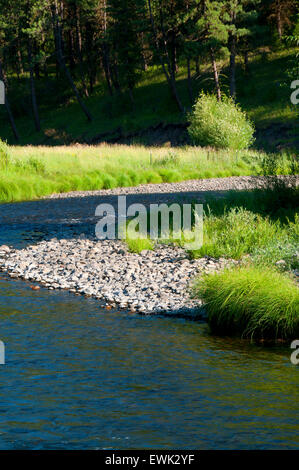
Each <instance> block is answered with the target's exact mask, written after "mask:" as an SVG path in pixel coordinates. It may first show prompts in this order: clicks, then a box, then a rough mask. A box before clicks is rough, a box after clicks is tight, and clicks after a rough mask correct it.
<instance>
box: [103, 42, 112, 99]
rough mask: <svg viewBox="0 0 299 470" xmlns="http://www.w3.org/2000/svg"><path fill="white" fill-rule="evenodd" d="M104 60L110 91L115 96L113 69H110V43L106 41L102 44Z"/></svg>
mask: <svg viewBox="0 0 299 470" xmlns="http://www.w3.org/2000/svg"><path fill="white" fill-rule="evenodd" d="M102 62H103V68H104V73H105V78H106V82H107V86H108V91H109V94H110V95H111V96H113V89H112V84H111V70H110V59H109V48H108V44H107V43H106V42H104V43H103V44H102Z"/></svg>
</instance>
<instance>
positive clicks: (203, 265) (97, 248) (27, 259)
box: [0, 239, 235, 315]
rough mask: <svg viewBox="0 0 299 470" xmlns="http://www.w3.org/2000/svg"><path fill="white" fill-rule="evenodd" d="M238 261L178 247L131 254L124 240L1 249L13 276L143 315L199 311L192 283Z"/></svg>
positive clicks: (3, 265)
mask: <svg viewBox="0 0 299 470" xmlns="http://www.w3.org/2000/svg"><path fill="white" fill-rule="evenodd" d="M229 263H235V262H233V261H227V260H225V259H219V260H216V259H212V258H209V257H205V258H201V259H197V260H191V259H189V258H188V255H187V254H186V252H185V251H184V250H183V249H182V248H179V247H177V246H169V245H158V246H157V247H156V249H155V250H153V251H143V252H141V253H140V254H136V253H130V252H128V251H127V247H126V245H125V244H123V243H122V242H120V241H111V240H109V241H107V240H104V241H98V240H97V241H93V240H89V239H71V240H64V239H62V240H57V239H52V240H50V241H43V242H41V243H38V244H36V245H32V246H28V247H27V248H25V249H21V250H15V249H11V248H9V247H7V246H1V247H0V269H1V270H2V271H4V272H7V273H8V274H9V276H11V277H19V278H23V279H26V280H28V281H31V282H32V281H37V282H38V283H40V284H41V285H43V286H44V287H46V288H48V289H50V290H51V289H65V290H68V291H70V292H73V293H76V294H83V295H86V296H91V297H94V298H97V299H99V300H101V301H102V302H103V303H105V304H106V305H111V306H112V307H114V306H117V307H120V308H123V309H126V310H129V311H132V312H139V313H144V314H153V313H163V314H167V313H169V314H171V315H173V314H182V315H196V314H198V310H199V307H200V306H201V303H200V301H199V300H197V299H196V300H195V299H192V297H191V295H190V285H191V284H192V280H193V279H194V277H195V276H196V275H197V274H198V273H203V272H211V271H216V270H219V269H223V268H224V267H225V266H226V265H227V264H229Z"/></svg>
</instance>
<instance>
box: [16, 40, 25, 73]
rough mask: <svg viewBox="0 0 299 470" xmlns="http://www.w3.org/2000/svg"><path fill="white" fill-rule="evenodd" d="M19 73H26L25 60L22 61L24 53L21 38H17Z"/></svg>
mask: <svg viewBox="0 0 299 470" xmlns="http://www.w3.org/2000/svg"><path fill="white" fill-rule="evenodd" d="M16 48H17V74H18V76H19V75H22V74H23V73H24V68H23V61H22V53H21V45H20V38H19V36H18V38H17V46H16Z"/></svg>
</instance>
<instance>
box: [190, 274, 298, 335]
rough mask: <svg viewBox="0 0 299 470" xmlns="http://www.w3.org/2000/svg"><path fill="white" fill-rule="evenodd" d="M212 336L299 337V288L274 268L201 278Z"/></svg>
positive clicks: (197, 292) (198, 291)
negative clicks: (213, 334)
mask: <svg viewBox="0 0 299 470" xmlns="http://www.w3.org/2000/svg"><path fill="white" fill-rule="evenodd" d="M194 292H195V295H196V296H198V297H200V298H201V299H203V301H204V302H205V304H206V309H207V313H208V323H209V326H210V329H211V332H212V333H215V334H218V335H230V336H240V337H243V338H251V339H271V340H273V339H293V338H298V337H299V289H298V287H297V286H296V285H295V283H294V281H293V280H292V279H291V278H290V277H288V276H287V275H285V274H281V273H279V272H277V271H276V270H274V269H271V268H260V267H238V268H234V269H232V270H226V271H224V272H221V273H217V274H209V275H206V276H204V277H203V278H202V279H198V280H197V281H196V283H195V285H194Z"/></svg>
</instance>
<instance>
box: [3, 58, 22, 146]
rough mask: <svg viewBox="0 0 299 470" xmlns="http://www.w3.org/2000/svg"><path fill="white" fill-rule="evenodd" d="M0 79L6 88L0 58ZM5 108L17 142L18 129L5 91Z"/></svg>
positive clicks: (18, 137) (18, 138)
mask: <svg viewBox="0 0 299 470" xmlns="http://www.w3.org/2000/svg"><path fill="white" fill-rule="evenodd" d="M0 80H2V81H3V83H4V84H5V88H6V89H7V82H6V79H5V74H4V71H3V69H2V62H1V60H0ZM5 108H6V111H7V114H8V118H9V122H10V126H11V129H12V132H13V135H14V137H15V139H16V141H17V142H19V140H20V136H19V133H18V130H17V126H16V124H15V120H14V117H13V114H12V111H11V108H10V105H9V101H8V98H7V95H6V93H5Z"/></svg>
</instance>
